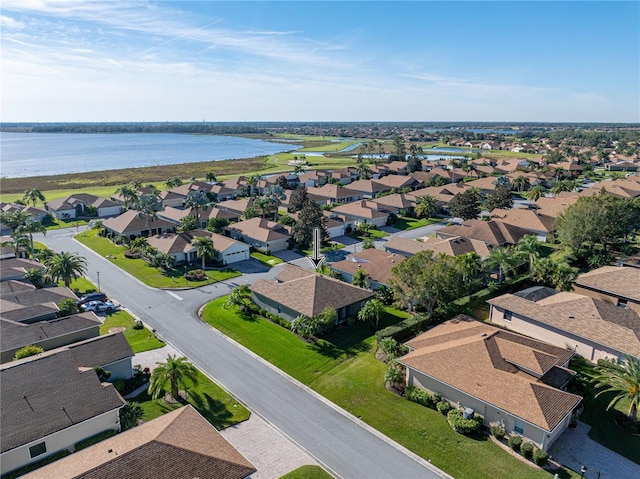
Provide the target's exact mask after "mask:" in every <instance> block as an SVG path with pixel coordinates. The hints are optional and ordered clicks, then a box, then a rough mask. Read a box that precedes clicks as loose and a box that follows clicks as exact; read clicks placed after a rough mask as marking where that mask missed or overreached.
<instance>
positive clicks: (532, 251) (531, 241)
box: [516, 235, 542, 272]
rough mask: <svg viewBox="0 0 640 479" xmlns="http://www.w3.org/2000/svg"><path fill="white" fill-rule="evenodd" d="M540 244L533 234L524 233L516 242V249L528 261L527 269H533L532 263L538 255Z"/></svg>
mask: <svg viewBox="0 0 640 479" xmlns="http://www.w3.org/2000/svg"><path fill="white" fill-rule="evenodd" d="M541 248H542V245H541V244H540V242H539V241H538V238H536V237H535V235H526V236H523V237H522V238H520V240H519V241H518V243H517V244H516V250H517V251H518V252H520V253H521V254H523V255H525V256H526V257H527V262H528V263H529V271H530V272H531V271H533V265H534V264H535V262H536V260H537V259H538V258H539V257H540V250H541Z"/></svg>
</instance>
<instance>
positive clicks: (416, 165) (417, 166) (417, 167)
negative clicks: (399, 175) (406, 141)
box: [407, 145, 422, 173]
mask: <svg viewBox="0 0 640 479" xmlns="http://www.w3.org/2000/svg"><path fill="white" fill-rule="evenodd" d="M412 146H413V145H412ZM407 170H409V173H413V172H415V171H422V161H421V160H420V157H419V156H414V155H411V156H410V157H409V160H408V161H407Z"/></svg>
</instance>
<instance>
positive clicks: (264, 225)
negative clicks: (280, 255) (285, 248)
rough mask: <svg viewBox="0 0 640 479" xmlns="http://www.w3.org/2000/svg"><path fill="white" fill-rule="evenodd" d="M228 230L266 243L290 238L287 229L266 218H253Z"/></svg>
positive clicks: (240, 222)
mask: <svg viewBox="0 0 640 479" xmlns="http://www.w3.org/2000/svg"><path fill="white" fill-rule="evenodd" d="M228 229H229V230H231V231H237V232H239V233H241V234H242V235H244V236H246V237H247V238H251V239H255V240H258V241H262V242H264V243H266V242H267V241H275V240H279V239H283V238H288V237H289V236H290V234H289V230H288V229H287V228H286V227H284V226H282V225H280V224H278V223H276V222H275V221H269V220H268V219H266V218H251V219H250V220H245V221H239V222H238V223H234V224H233V225H231V226H229V227H228Z"/></svg>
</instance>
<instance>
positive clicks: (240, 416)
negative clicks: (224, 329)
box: [133, 371, 250, 430]
mask: <svg viewBox="0 0 640 479" xmlns="http://www.w3.org/2000/svg"><path fill="white" fill-rule="evenodd" d="M188 392H189V397H188V399H187V402H188V403H189V404H191V405H192V406H193V407H194V408H196V409H197V410H198V412H199V413H200V414H202V416H203V417H204V418H205V419H206V420H207V421H209V422H210V423H211V424H212V425H213V426H214V427H215V428H216V429H218V430H220V429H224V428H226V427H229V426H233V425H234V424H238V423H239V422H242V421H246V420H247V419H249V415H250V413H249V411H248V410H247V408H245V407H244V406H243V405H242V404H240V403H239V402H238V401H237V400H236V399H235V398H234V397H233V396H231V395H230V394H229V393H227V392H226V391H225V390H224V389H222V388H221V387H220V386H218V385H217V384H216V383H214V382H213V381H211V380H210V379H209V378H208V377H207V376H205V375H204V374H202V372H200V371H198V385H197V386H194V385H193V384H192V383H191V382H190V381H189V386H188ZM133 400H134V401H136V402H138V403H140V405H141V406H142V408H143V409H144V417H143V419H144V420H145V421H150V420H151V419H155V418H157V417H160V416H162V415H163V414H166V413H168V412H171V411H173V410H175V409H178V408H180V407H182V406H183V404H180V403H175V404H170V403H168V402H166V401H165V400H164V399H155V400H154V399H151V396H149V394H148V393H147V392H146V391H145V392H143V393H142V394H140V395H138V396H136V397H135V398H134V399H133Z"/></svg>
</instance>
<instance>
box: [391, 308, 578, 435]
mask: <svg viewBox="0 0 640 479" xmlns="http://www.w3.org/2000/svg"><path fill="white" fill-rule="evenodd" d="M407 346H409V347H410V348H412V351H411V352H410V353H409V354H407V355H406V356H404V357H402V358H400V362H401V363H402V364H405V365H406V366H408V367H411V368H413V369H415V370H417V371H420V372H422V373H424V374H426V375H428V376H431V377H433V378H435V379H437V380H438V381H441V382H443V383H445V384H449V385H451V386H453V387H455V388H457V389H459V390H461V391H463V392H464V393H466V394H469V395H471V396H474V397H476V398H478V399H480V400H482V401H484V402H487V403H489V404H492V405H494V406H496V407H498V408H500V409H503V410H505V411H507V412H509V413H510V414H512V415H514V416H517V417H519V418H522V419H523V420H525V421H527V422H530V423H532V424H535V425H537V426H539V427H542V428H543V429H545V430H547V431H551V430H553V429H554V428H555V427H556V426H557V425H558V424H559V423H560V422H561V421H562V419H563V418H564V417H566V415H567V414H569V413H571V411H572V410H573V408H574V407H575V406H577V405H578V404H579V403H580V401H581V399H582V398H581V397H579V396H576V395H574V394H569V393H567V392H564V391H561V390H559V389H555V388H552V387H550V386H547V385H545V384H543V383H541V382H539V380H538V378H537V377H536V376H534V375H531V374H529V373H528V372H527V371H526V369H535V370H541V371H546V370H548V369H550V368H551V367H553V366H554V365H562V364H564V363H565V362H566V361H568V359H569V358H570V357H571V354H572V353H571V351H567V350H564V349H562V348H557V347H555V346H552V345H549V344H546V343H543V342H541V341H536V340H532V339H529V338H525V337H524V336H520V335H518V334H515V333H511V332H509V331H504V330H500V329H498V328H496V327H494V326H490V325H488V324H485V323H481V322H479V321H475V320H474V319H473V318H469V317H468V316H457V317H456V318H454V319H452V320H449V321H447V322H445V323H443V324H441V325H439V326H436V327H434V328H433V329H431V330H429V331H427V332H426V333H423V334H421V335H420V336H418V337H416V338H415V339H413V340H411V341H409V342H408V343H407ZM518 366H520V367H518ZM525 368H526V369H525Z"/></svg>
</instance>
